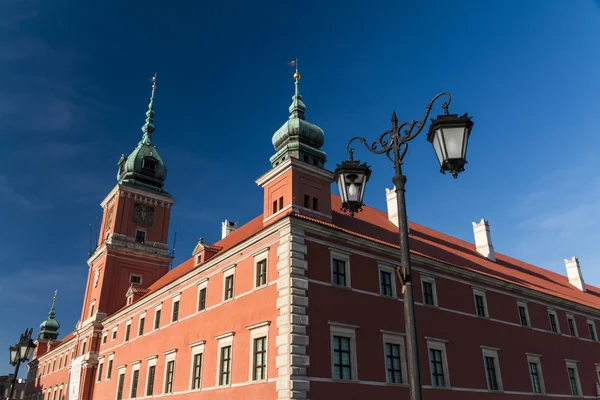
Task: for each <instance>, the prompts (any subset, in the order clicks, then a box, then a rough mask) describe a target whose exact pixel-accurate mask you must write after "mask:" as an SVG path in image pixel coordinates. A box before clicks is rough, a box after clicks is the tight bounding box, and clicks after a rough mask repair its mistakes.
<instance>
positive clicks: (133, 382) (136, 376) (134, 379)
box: [130, 364, 140, 399]
mask: <svg viewBox="0 0 600 400" xmlns="http://www.w3.org/2000/svg"><path fill="white" fill-rule="evenodd" d="M138 368H139V364H138ZM139 378H140V370H139V369H136V370H134V371H133V376H132V377H131V396H130V398H132V399H135V398H136V397H137V390H138V379H139Z"/></svg>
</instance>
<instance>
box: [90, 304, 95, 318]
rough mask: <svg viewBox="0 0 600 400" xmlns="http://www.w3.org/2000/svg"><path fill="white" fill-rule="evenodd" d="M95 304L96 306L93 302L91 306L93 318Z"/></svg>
mask: <svg viewBox="0 0 600 400" xmlns="http://www.w3.org/2000/svg"><path fill="white" fill-rule="evenodd" d="M94 306H95V304H94V303H92V306H91V307H90V318H92V317H93V316H94Z"/></svg>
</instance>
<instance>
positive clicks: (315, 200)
mask: <svg viewBox="0 0 600 400" xmlns="http://www.w3.org/2000/svg"><path fill="white" fill-rule="evenodd" d="M312 200H313V201H312V203H313V204H312V205H313V210H315V211H319V199H317V198H316V197H313V199H312Z"/></svg>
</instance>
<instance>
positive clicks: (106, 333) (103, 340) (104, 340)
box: [102, 331, 108, 344]
mask: <svg viewBox="0 0 600 400" xmlns="http://www.w3.org/2000/svg"><path fill="white" fill-rule="evenodd" d="M104 338H106V339H104ZM107 341H108V331H104V332H102V344H104V342H107Z"/></svg>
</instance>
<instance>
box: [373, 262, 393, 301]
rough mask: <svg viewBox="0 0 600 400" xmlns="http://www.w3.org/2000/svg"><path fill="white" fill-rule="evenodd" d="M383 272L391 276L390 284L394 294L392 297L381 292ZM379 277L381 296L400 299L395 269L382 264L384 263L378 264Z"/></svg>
mask: <svg viewBox="0 0 600 400" xmlns="http://www.w3.org/2000/svg"><path fill="white" fill-rule="evenodd" d="M382 272H387V273H389V274H390V282H391V284H392V293H391V295H386V294H384V293H382V292H381V289H382V288H381V273H382ZM377 277H378V279H379V294H380V295H382V296H391V297H398V292H397V290H396V271H395V269H394V267H392V266H390V265H386V264H382V263H377Z"/></svg>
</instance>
